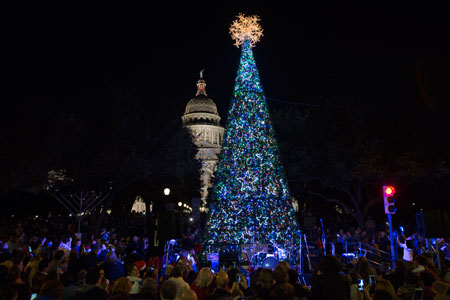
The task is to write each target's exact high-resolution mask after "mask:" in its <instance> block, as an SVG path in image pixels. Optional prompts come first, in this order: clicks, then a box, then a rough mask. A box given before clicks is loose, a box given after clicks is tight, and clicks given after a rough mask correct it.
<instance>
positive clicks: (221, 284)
mask: <svg viewBox="0 0 450 300" xmlns="http://www.w3.org/2000/svg"><path fill="white" fill-rule="evenodd" d="M172 272H173V271H172ZM215 279H216V286H215V289H214V291H213V293H212V295H208V297H207V298H206V299H208V300H215V299H218V298H220V297H230V296H231V294H230V292H229V291H228V281H229V280H228V274H227V272H225V271H224V270H220V271H219V273H217V275H216V278H215Z"/></svg>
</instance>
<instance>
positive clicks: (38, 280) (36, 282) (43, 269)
mask: <svg viewBox="0 0 450 300" xmlns="http://www.w3.org/2000/svg"><path fill="white" fill-rule="evenodd" d="M49 264H50V261H49V260H48V259H45V258H44V259H42V260H41V261H39V263H38V269H37V272H36V274H34V276H33V278H32V280H31V292H32V293H38V292H39V290H40V288H41V286H42V284H43V283H44V281H45V280H47V273H48V267H49Z"/></svg>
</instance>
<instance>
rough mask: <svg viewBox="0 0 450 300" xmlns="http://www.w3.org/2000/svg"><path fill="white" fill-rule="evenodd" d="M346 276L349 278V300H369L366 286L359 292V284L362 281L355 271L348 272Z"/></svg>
mask: <svg viewBox="0 0 450 300" xmlns="http://www.w3.org/2000/svg"><path fill="white" fill-rule="evenodd" d="M348 276H349V277H350V281H351V284H350V299H351V300H370V295H369V291H368V285H365V286H364V288H363V290H362V291H361V290H359V289H358V288H359V282H360V280H361V279H362V278H361V275H359V274H358V272H357V271H356V270H355V269H352V270H350V272H349V274H348Z"/></svg>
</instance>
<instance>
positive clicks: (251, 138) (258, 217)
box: [203, 39, 300, 246]
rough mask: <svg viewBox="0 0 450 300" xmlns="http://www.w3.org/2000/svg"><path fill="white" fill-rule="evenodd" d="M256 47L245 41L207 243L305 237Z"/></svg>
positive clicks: (266, 241)
mask: <svg viewBox="0 0 450 300" xmlns="http://www.w3.org/2000/svg"><path fill="white" fill-rule="evenodd" d="M251 45H252V41H251V40H250V39H246V40H244V41H243V44H242V53H241V60H240V65H239V70H238V72H237V76H236V84H235V87H234V94H233V98H232V103H231V107H230V111H229V113H228V120H227V126H226V132H225V137H224V142H223V145H222V152H221V154H220V157H219V164H218V169H217V173H216V176H215V185H214V188H213V192H212V195H211V201H210V209H209V212H208V219H207V222H206V227H205V233H204V236H203V243H204V244H205V245H210V246H211V245H227V244H228V245H229V244H249V243H260V244H269V243H276V244H281V245H287V244H291V243H292V242H293V241H298V237H299V236H300V229H299V226H298V224H297V221H296V217H295V212H294V209H293V206H292V203H291V197H290V193H289V190H288V186H287V182H286V179H285V175H284V170H283V167H282V164H281V160H280V155H279V150H278V146H277V143H276V140H275V134H274V131H273V128H272V123H271V121H270V116H269V111H268V108H267V104H266V100H265V96H264V91H263V89H262V86H261V82H260V78H259V74H258V69H257V67H256V63H255V60H254V57H253V52H252V49H251Z"/></svg>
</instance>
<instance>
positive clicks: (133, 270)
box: [127, 264, 142, 294]
mask: <svg viewBox="0 0 450 300" xmlns="http://www.w3.org/2000/svg"><path fill="white" fill-rule="evenodd" d="M127 278H128V280H129V281H131V283H132V288H131V292H130V294H139V292H140V291H141V282H142V279H141V278H140V277H139V269H138V267H137V266H136V265H135V264H132V265H129V266H128V276H127Z"/></svg>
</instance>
